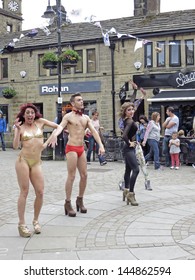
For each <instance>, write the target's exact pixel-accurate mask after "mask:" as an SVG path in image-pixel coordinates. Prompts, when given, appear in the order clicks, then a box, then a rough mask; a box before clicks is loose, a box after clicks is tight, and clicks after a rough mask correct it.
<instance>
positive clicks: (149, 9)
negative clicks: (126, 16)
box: [134, 0, 160, 16]
mask: <svg viewBox="0 0 195 280" xmlns="http://www.w3.org/2000/svg"><path fill="white" fill-rule="evenodd" d="M159 13H160V0H134V16H149V15H158V14H159Z"/></svg>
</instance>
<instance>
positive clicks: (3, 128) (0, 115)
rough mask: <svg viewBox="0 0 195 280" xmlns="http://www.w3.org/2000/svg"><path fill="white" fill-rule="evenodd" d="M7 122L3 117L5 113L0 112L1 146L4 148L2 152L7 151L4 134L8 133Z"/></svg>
mask: <svg viewBox="0 0 195 280" xmlns="http://www.w3.org/2000/svg"><path fill="white" fill-rule="evenodd" d="M6 128H7V125H6V120H5V119H4V117H3V112H2V111H0V139H1V146H2V150H3V151H6V149H5V140H4V133H5V132H6Z"/></svg>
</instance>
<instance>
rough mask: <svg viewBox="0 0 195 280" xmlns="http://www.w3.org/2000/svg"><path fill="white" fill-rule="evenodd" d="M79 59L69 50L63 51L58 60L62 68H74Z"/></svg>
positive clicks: (74, 52) (76, 54) (75, 53)
mask: <svg viewBox="0 0 195 280" xmlns="http://www.w3.org/2000/svg"><path fill="white" fill-rule="evenodd" d="M80 59H81V57H80V56H79V54H78V53H77V52H76V51H74V50H71V49H68V50H66V51H64V52H63V53H62V54H61V55H60V56H59V60H60V61H61V62H62V66H63V67H64V68H70V67H76V66H77V62H78V61H79V60H80Z"/></svg>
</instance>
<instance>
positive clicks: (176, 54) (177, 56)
mask: <svg viewBox="0 0 195 280" xmlns="http://www.w3.org/2000/svg"><path fill="white" fill-rule="evenodd" d="M169 66H172V67H176V66H181V41H179V40H175V41H169Z"/></svg>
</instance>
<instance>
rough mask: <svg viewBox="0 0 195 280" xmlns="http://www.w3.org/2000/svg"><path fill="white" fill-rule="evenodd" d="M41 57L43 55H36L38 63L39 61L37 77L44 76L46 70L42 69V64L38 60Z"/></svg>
mask: <svg viewBox="0 0 195 280" xmlns="http://www.w3.org/2000/svg"><path fill="white" fill-rule="evenodd" d="M42 56H43V54H39V55H38V61H39V76H46V75H47V70H46V69H45V68H43V66H42V64H41V63H40V59H41V57H42Z"/></svg>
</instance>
